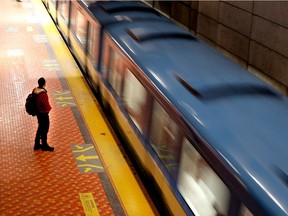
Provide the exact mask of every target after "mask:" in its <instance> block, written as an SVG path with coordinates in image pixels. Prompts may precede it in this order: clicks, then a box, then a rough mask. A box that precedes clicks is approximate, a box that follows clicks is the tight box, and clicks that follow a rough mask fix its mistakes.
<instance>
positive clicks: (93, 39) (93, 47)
mask: <svg viewBox="0 0 288 216" xmlns="http://www.w3.org/2000/svg"><path fill="white" fill-rule="evenodd" d="M98 28H99V27H98V26H94V25H92V24H91V25H90V31H89V38H88V41H87V43H88V53H89V54H90V56H91V57H92V60H93V61H96V60H97V58H98V52H97V51H98V49H99V29H98ZM94 63H97V62H94Z"/></svg>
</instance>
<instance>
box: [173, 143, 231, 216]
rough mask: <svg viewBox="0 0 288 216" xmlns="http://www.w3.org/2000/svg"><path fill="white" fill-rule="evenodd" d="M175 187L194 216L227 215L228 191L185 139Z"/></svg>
mask: <svg viewBox="0 0 288 216" xmlns="http://www.w3.org/2000/svg"><path fill="white" fill-rule="evenodd" d="M177 185H178V188H179V191H180V193H181V194H182V196H183V198H184V199H185V200H186V202H187V204H188V205H189V206H190V207H191V209H192V210H193V211H194V212H195V214H196V215H227V214H228V208H229V201H230V191H229V189H228V188H227V187H226V185H225V184H224V183H223V182H222V180H221V179H220V178H219V177H218V176H217V174H216V173H215V172H214V171H213V169H212V168H211V167H210V166H209V165H208V163H207V162H206V161H205V160H204V159H203V158H202V157H201V155H200V154H199V153H198V152H197V150H196V149H195V148H194V147H193V146H192V144H191V143H190V142H189V141H188V140H187V139H186V138H185V139H184V142H183V148H182V153H181V162H180V169H179V174H178V183H177Z"/></svg>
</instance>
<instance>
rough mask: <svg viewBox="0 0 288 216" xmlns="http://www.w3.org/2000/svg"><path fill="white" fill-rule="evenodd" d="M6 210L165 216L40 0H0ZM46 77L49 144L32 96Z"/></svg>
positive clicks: (1, 209) (1, 190) (0, 134)
mask: <svg viewBox="0 0 288 216" xmlns="http://www.w3.org/2000/svg"><path fill="white" fill-rule="evenodd" d="M0 14H1V17H0V31H1V32H0V47H1V49H0V70H1V85H0V95H1V102H0V103H1V104H0V123H1V129H0V215H1V216H2V215H9V216H11V215H21V216H23V215H24V216H26V215H49V216H50V215H61V216H63V215H93V216H94V215H117V216H118V215H135V216H139V215H145V216H147V215H158V213H157V210H156V209H155V207H154V205H153V203H152V201H151V199H150V198H149V196H148V194H147V192H146V191H145V189H144V187H143V186H142V184H141V181H140V180H139V178H138V176H137V174H136V173H135V171H133V167H132V166H131V164H130V163H129V161H128V160H127V158H126V156H125V153H123V151H122V149H121V145H120V144H119V143H118V142H117V139H116V138H115V136H114V134H113V131H112V130H111V128H110V127H109V124H108V123H107V121H106V118H105V116H104V115H103V113H102V111H101V108H100V106H99V105H98V103H97V101H96V99H95V97H94V95H93V93H92V92H91V91H90V89H89V86H88V85H87V83H86V81H85V79H84V77H83V76H82V74H81V71H80V70H79V69H78V67H77V64H76V63H75V61H74V60H73V58H72V56H71V54H70V52H69V50H68V48H67V47H66V45H65V43H64V42H63V40H62V38H61V35H60V34H59V33H58V31H57V29H56V27H55V25H54V23H53V22H52V20H51V18H50V17H49V15H48V13H47V11H46V10H45V8H44V5H43V3H42V2H41V1H40V0H22V2H18V1H16V0H2V1H0ZM40 77H45V79H46V81H47V86H46V88H47V90H48V96H49V101H50V104H51V106H52V110H51V112H50V114H49V115H50V129H49V133H48V143H49V145H50V146H53V147H54V148H55V150H54V151H53V152H44V151H42V150H37V151H35V150H33V146H34V138H35V133H36V130H37V118H36V117H32V116H30V115H28V114H27V113H26V112H25V100H26V97H27V95H28V94H29V93H31V92H32V89H33V88H34V87H36V86H37V81H38V79H39V78H40Z"/></svg>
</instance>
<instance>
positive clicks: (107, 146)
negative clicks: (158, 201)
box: [32, 0, 155, 216]
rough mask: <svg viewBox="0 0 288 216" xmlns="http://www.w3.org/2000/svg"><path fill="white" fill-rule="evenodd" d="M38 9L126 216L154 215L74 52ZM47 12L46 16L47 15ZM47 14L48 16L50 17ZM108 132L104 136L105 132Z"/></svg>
mask: <svg viewBox="0 0 288 216" xmlns="http://www.w3.org/2000/svg"><path fill="white" fill-rule="evenodd" d="M32 1H33V3H34V7H35V8H36V10H35V12H36V13H37V15H38V16H40V17H41V19H40V20H41V22H42V26H43V28H44V30H45V32H46V35H47V37H48V40H49V42H50V44H51V46H52V48H53V50H54V53H55V55H56V57H57V59H58V60H59V62H60V67H61V70H62V72H63V74H64V75H65V77H66V80H67V83H68V85H69V87H70V89H71V91H72V92H73V96H74V98H75V101H76V102H77V105H78V108H79V110H80V112H81V114H82V116H83V119H84V121H85V123H86V125H87V127H88V129H89V131H90V135H91V137H92V138H93V140H94V141H96V142H95V143H96V148H97V149H98V150H99V152H100V154H101V155H100V157H101V159H102V161H103V165H104V166H105V168H106V171H107V174H108V175H109V176H110V179H112V181H111V182H112V184H114V187H115V189H116V192H117V193H118V195H119V197H120V202H122V205H123V208H124V211H126V213H127V215H137V216H141V215H143V216H144V215H145V216H149V215H155V214H154V212H153V210H152V208H151V206H150V204H149V202H148V201H147V199H146V197H145V195H144V193H143V191H142V190H141V188H140V186H139V184H138V182H137V180H136V178H135V176H134V175H133V173H132V171H131V169H130V168H129V166H128V164H127V162H126V161H125V159H124V158H123V155H122V153H121V151H120V149H119V148H118V146H117V144H116V142H115V140H114V138H113V136H112V134H111V132H110V130H109V128H108V126H107V125H106V122H105V120H104V119H103V116H102V114H101V113H100V111H99V108H100V107H99V105H98V103H97V102H96V99H95V97H94V95H93V94H92V93H91V91H90V89H89V87H88V85H87V83H86V82H85V79H84V78H83V75H82V73H81V71H80V70H79V69H78V68H77V67H76V65H75V63H74V61H73V60H72V55H71V53H70V52H69V49H68V48H67V47H66V45H65V43H64V42H63V41H62V39H61V36H60V34H59V32H58V31H57V28H56V27H55V25H54V23H53V21H52V20H51V18H50V17H49V15H48V14H47V12H46V10H45V7H44V5H43V4H42V2H41V1H40V0H32ZM44 14H46V16H44ZM47 16H48V18H47ZM103 134H105V136H104V135H103Z"/></svg>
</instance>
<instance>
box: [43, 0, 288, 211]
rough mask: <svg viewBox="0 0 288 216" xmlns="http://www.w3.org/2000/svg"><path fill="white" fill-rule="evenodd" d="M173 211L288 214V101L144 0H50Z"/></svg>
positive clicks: (63, 31) (96, 85) (50, 7)
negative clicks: (121, 0) (122, 0)
mask: <svg viewBox="0 0 288 216" xmlns="http://www.w3.org/2000/svg"><path fill="white" fill-rule="evenodd" d="M43 3H44V4H45V6H46V8H47V10H48V11H49V13H50V15H51V17H52V18H53V20H54V22H55V24H56V26H57V27H58V29H59V31H60V32H61V34H62V35H63V38H64V40H65V41H66V43H67V45H68V46H69V48H70V50H71V52H72V53H73V54H74V56H75V58H76V59H77V61H78V62H79V65H80V66H81V68H82V71H83V74H84V76H85V77H86V79H87V81H88V82H89V84H90V86H91V87H92V88H93V90H95V92H97V94H99V95H100V98H101V100H102V103H103V104H104V107H106V108H107V109H109V110H110V111H111V112H112V114H113V118H114V121H115V122H116V123H117V125H118V127H119V128H120V129H121V132H122V134H123V136H124V137H125V138H126V140H127V142H128V143H129V145H130V148H131V149H132V150H133V152H134V154H135V155H136V157H137V159H138V162H139V164H141V166H142V167H143V169H144V170H145V171H146V172H147V175H149V176H150V177H151V179H152V180H153V182H154V184H156V185H157V187H158V189H159V190H160V192H161V195H162V199H163V200H164V202H165V204H166V207H167V209H169V213H170V214H171V215H204V216H210V215H231V216H232V215H239V216H250V215H277V216H279V215H288V187H287V186H288V161H287V159H288V148H287V144H288V141H287V140H288V132H287V122H288V101H287V98H286V97H285V96H284V95H281V94H280V93H278V92H277V91H275V90H274V89H273V88H271V87H270V86H269V85H267V84H266V83H264V82H263V81H261V80H260V79H258V78H257V77H255V76H254V75H252V74H251V73H249V72H248V71H246V70H245V69H243V68H242V67H240V66H239V65H237V64H236V63H234V62H232V61H231V60H229V59H228V58H227V57H225V56H224V55H223V54H221V53H219V52H218V51H216V50H214V49H213V48H211V47H209V46H208V45H206V44H205V43H204V42H201V40H199V39H198V38H196V37H195V36H194V35H193V34H191V33H190V32H188V31H186V30H185V29H183V28H181V27H179V26H177V25H176V24H174V23H173V22H172V21H171V20H169V19H168V18H166V17H165V16H163V15H161V14H160V13H159V12H157V11H155V10H154V9H152V8H151V7H150V6H149V5H147V4H146V3H144V2H140V1H138V2H130V1H124V2H119V1H111V2H108V1H98V2H94V1H64V0H61V1H55V0H43Z"/></svg>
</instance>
